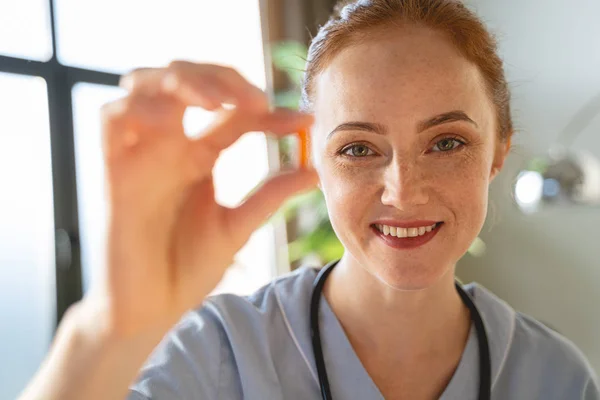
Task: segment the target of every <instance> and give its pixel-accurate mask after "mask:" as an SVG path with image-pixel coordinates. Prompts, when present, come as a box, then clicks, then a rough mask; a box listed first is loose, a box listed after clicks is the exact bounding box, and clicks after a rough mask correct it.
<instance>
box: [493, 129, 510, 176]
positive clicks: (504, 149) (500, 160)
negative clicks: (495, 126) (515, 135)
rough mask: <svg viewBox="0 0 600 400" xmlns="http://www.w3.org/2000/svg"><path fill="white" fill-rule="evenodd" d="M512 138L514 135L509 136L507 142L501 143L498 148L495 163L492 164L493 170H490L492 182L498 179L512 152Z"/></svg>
mask: <svg viewBox="0 0 600 400" xmlns="http://www.w3.org/2000/svg"><path fill="white" fill-rule="evenodd" d="M511 137H512V135H511V136H509V137H508V139H506V141H505V142H500V143H498V145H497V146H496V152H495V155H494V163H493V164H492V169H491V170H490V182H492V181H493V180H494V178H496V176H497V175H498V174H499V173H500V171H501V170H502V167H503V166H504V161H506V157H508V153H509V151H510V145H511Z"/></svg>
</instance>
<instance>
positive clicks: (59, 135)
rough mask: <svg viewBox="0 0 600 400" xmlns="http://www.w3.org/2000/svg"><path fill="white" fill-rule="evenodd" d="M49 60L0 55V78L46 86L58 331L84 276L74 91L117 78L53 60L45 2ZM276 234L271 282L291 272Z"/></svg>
mask: <svg viewBox="0 0 600 400" xmlns="http://www.w3.org/2000/svg"><path fill="white" fill-rule="evenodd" d="M48 3H49V8H48V10H49V18H50V30H51V32H50V35H51V40H52V57H51V58H50V59H49V60H48V61H34V60H29V59H26V58H18V57H11V56H6V55H0V72H6V73H11V74H16V75H27V76H36V77H41V78H43V79H44V80H45V81H46V85H47V96H48V107H49V109H48V114H49V123H50V147H51V149H50V151H51V162H52V187H53V200H54V248H55V298H56V314H55V326H54V328H55V329H56V328H57V327H58V325H59V323H60V321H61V320H62V318H63V316H64V314H65V312H66V311H67V310H68V309H69V307H70V306H71V305H72V304H74V303H76V302H77V301H79V300H81V298H82V297H83V279H82V278H83V276H82V265H81V247H80V232H79V214H78V193H77V180H76V161H75V136H74V135H75V132H74V123H73V87H74V86H75V85H76V84H77V83H91V84H99V85H106V86H113V87H118V86H119V81H120V79H121V75H120V74H116V73H110V72H104V71H100V70H92V69H85V68H78V67H71V66H67V65H63V64H61V63H60V62H59V61H58V58H57V54H58V51H57V48H58V45H59V44H57V33H56V31H57V30H56V13H55V5H54V0H48ZM257 3H258V6H259V9H260V19H261V31H262V34H263V42H264V43H266V42H268V41H270V39H271V38H270V34H269V24H268V22H269V19H268V16H267V15H268V11H269V5H268V0H257ZM264 56H265V73H266V83H267V91H268V94H269V95H270V97H271V98H273V93H272V91H273V76H272V73H273V70H272V63H271V58H270V51H269V48H268V46H265V48H264ZM267 154H268V156H269V161H268V164H269V169H270V170H271V171H273V172H274V171H277V170H278V169H279V149H278V146H277V143H274V142H272V141H267ZM272 224H273V228H274V231H275V239H274V240H275V243H274V249H275V253H276V254H274V266H275V271H273V272H274V274H275V276H277V275H280V274H283V273H286V272H289V271H290V265H289V262H288V261H287V259H288V257H287V248H286V245H287V232H286V226H285V221H284V220H281V219H278V220H276V221H273V222H272Z"/></svg>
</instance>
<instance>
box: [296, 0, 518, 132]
mask: <svg viewBox="0 0 600 400" xmlns="http://www.w3.org/2000/svg"><path fill="white" fill-rule="evenodd" d="M398 22H404V23H411V24H417V25H421V26H425V27H428V28H431V29H434V30H437V31H440V32H443V33H445V34H446V35H448V37H449V38H450V40H451V41H452V43H453V44H454V45H455V46H456V48H457V50H458V51H459V52H460V53H461V54H462V56H463V57H465V58H466V59H467V60H469V61H470V62H472V63H474V64H475V65H477V67H478V68H479V70H480V71H481V73H482V76H483V78H484V81H485V83H486V88H487V91H488V94H489V96H490V98H491V99H492V101H493V103H494V105H495V108H496V116H497V127H498V134H499V137H500V139H501V140H502V141H505V140H507V139H510V137H511V135H512V133H513V123H512V118H511V112H510V92H509V89H508V84H507V82H506V77H505V75H504V68H503V63H502V60H501V59H500V57H499V56H498V50H497V43H496V40H495V38H494V37H493V36H492V35H491V34H490V32H488V30H487V29H486V27H485V25H484V24H483V22H482V21H481V20H480V19H479V17H477V15H475V14H474V13H473V12H472V11H470V10H469V9H468V8H467V7H465V5H463V4H462V3H461V2H460V1H457V0H358V1H353V2H350V3H348V2H347V1H346V2H344V3H343V4H341V5H338V6H337V7H336V10H335V11H334V14H333V15H332V16H331V18H330V19H329V21H328V22H327V23H326V24H325V25H324V26H322V27H321V29H320V30H319V33H318V34H317V35H316V36H315V37H314V39H313V40H312V43H311V45H310V48H309V51H308V58H307V64H306V72H305V75H304V82H303V85H302V101H301V107H302V108H303V109H304V110H310V109H311V108H312V101H311V99H312V98H313V95H314V93H313V91H314V81H315V79H316V77H317V76H318V75H319V74H320V73H321V72H322V71H323V70H324V69H325V68H327V66H328V65H329V63H330V62H331V61H332V60H333V58H334V57H335V56H336V55H338V54H339V53H340V51H342V50H343V49H344V48H346V47H347V46H350V45H351V44H352V43H353V42H356V41H358V40H361V39H365V38H368V36H369V33H370V32H372V31H373V30H374V29H375V28H380V27H386V26H388V25H390V26H391V25H397V24H398Z"/></svg>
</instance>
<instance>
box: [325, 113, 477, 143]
mask: <svg viewBox="0 0 600 400" xmlns="http://www.w3.org/2000/svg"><path fill="white" fill-rule="evenodd" d="M456 121H466V122H468V123H470V124H472V125H474V126H475V127H478V126H477V123H476V122H475V121H473V120H472V119H471V118H469V116H468V115H467V113H465V112H464V111H461V110H454V111H449V112H445V113H443V114H439V115H436V116H433V117H431V118H428V119H426V120H424V121H421V122H419V123H418V124H417V132H418V133H421V132H423V131H425V130H427V129H430V128H433V127H434V126H438V125H443V124H448V123H450V122H456ZM338 131H365V132H373V133H376V134H378V135H387V128H386V127H385V125H382V124H378V123H375V122H362V121H350V122H344V123H343V124H340V125H338V126H336V127H335V129H333V130H332V131H331V132H329V134H328V135H327V139H329V138H330V137H331V136H332V135H333V134H334V133H335V132H338Z"/></svg>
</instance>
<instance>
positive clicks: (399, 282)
mask: <svg viewBox="0 0 600 400" xmlns="http://www.w3.org/2000/svg"><path fill="white" fill-rule="evenodd" d="M432 265H438V266H439V265H448V264H447V263H441V262H437V263H436V262H433V261H431V262H427V263H421V262H419V263H411V262H406V261H404V262H399V261H395V262H390V261H388V262H381V263H378V265H377V266H372V267H368V268H369V271H368V272H369V273H370V274H371V275H373V276H374V277H375V278H377V279H378V280H379V281H380V282H382V283H383V284H385V285H386V286H389V287H391V288H393V289H396V290H425V289H427V288H429V287H432V286H435V285H436V284H437V283H438V282H440V281H441V280H442V279H443V278H444V277H445V276H447V274H453V269H452V268H451V267H450V266H448V267H447V268H443V269H442V268H439V267H437V268H431V266H432Z"/></svg>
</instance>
